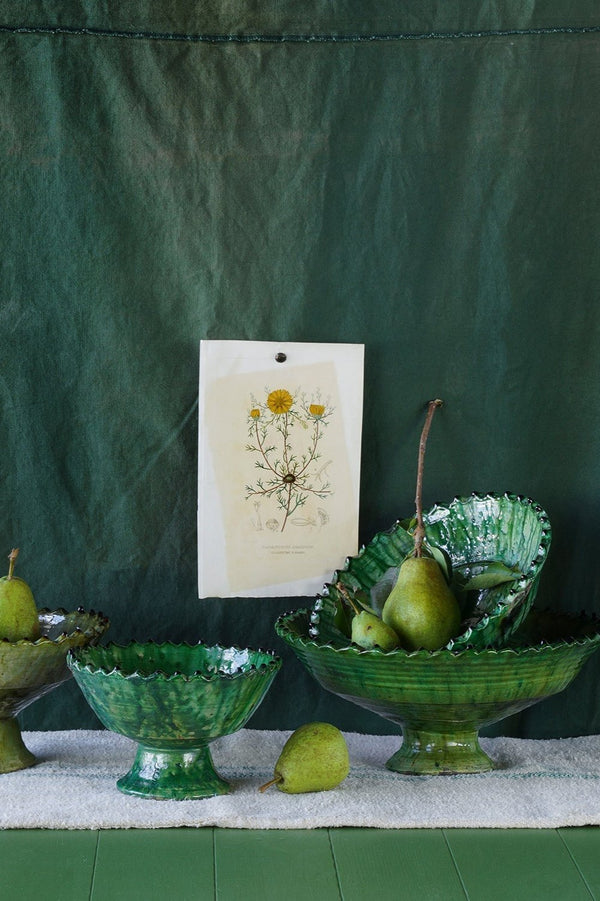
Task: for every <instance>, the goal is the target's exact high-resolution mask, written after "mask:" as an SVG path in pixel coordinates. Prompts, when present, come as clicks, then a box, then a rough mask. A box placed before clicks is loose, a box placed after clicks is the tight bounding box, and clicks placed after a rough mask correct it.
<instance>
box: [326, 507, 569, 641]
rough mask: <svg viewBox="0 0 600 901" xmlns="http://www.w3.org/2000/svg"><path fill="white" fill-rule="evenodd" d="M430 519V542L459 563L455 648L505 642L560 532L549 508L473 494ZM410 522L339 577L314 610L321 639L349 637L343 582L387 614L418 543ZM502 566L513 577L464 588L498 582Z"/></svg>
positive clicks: (350, 562) (384, 535) (379, 538)
mask: <svg viewBox="0 0 600 901" xmlns="http://www.w3.org/2000/svg"><path fill="white" fill-rule="evenodd" d="M423 518H424V524H425V531H426V541H427V542H428V543H429V544H430V545H431V546H434V547H436V548H439V549H440V550H441V551H442V552H444V553H445V554H446V555H447V558H449V560H450V562H451V565H452V574H453V581H452V582H451V587H452V588H453V589H454V590H455V591H456V594H457V597H458V598H459V602H460V605H461V613H462V624H461V629H460V632H459V634H458V635H456V636H454V638H453V639H452V640H451V641H450V642H449V643H448V647H449V648H452V649H454V650H458V649H460V648H467V647H469V648H486V647H502V646H503V645H504V644H505V643H506V642H507V641H508V640H509V639H510V637H511V635H513V634H514V633H515V632H516V631H517V630H518V628H519V627H520V625H521V624H522V623H523V622H524V620H525V617H526V616H527V614H528V612H529V610H530V609H531V607H532V605H533V601H534V599H535V597H536V594H537V589H538V583H539V578H540V573H541V570H542V567H543V565H544V563H545V561H546V559H547V556H548V552H549V550H550V543H551V537H552V531H551V527H550V522H549V520H548V516H547V514H546V512H545V511H544V509H543V508H542V507H541V506H540V505H539V504H537V503H535V501H533V500H531V498H528V497H524V496H522V495H516V494H508V493H506V494H494V493H489V494H477V493H473V494H471V495H469V496H468V497H455V498H454V500H452V501H451V502H450V503H449V504H436V505H435V506H434V507H432V508H431V510H429V511H428V512H427V513H426V514H424V517H423ZM405 526H406V524H402V523H400V522H397V523H395V524H394V525H393V526H392V527H391V528H390V529H388V530H387V531H384V532H378V533H377V534H376V535H375V537H374V538H373V539H372V540H371V541H370V542H369V543H368V544H367V545H366V546H365V547H363V548H362V549H361V551H360V553H359V554H357V555H356V556H354V557H349V558H348V559H347V561H346V565H345V567H344V568H343V569H341V570H338V571H336V572H335V573H334V574H333V577H332V580H331V583H328V584H326V585H325V586H324V588H323V591H322V592H321V594H320V595H319V596H318V597H317V599H316V601H315V604H314V607H313V612H312V618H311V634H312V636H313V637H315V638H316V637H319V638H320V639H322V640H324V641H329V640H330V639H334V640H335V639H336V638H340V637H343V636H346V637H349V635H350V624H349V620H348V617H347V606H346V605H345V604H344V602H343V599H342V595H341V593H340V591H339V589H338V587H337V586H338V584H340V583H341V584H342V586H343V588H344V590H345V591H347V592H349V593H350V594H351V595H352V594H354V595H356V594H357V593H359V594H362V596H363V599H365V600H366V601H367V602H368V603H369V605H370V606H372V607H374V608H375V609H376V610H379V612H381V608H382V607H383V604H384V603H385V598H386V597H387V594H388V593H389V591H390V590H391V588H392V585H393V582H394V580H395V577H396V576H397V571H398V567H399V566H400V564H401V563H402V561H403V559H404V558H405V557H406V556H407V555H408V554H410V552H411V551H412V550H413V547H414V539H413V535H412V533H411V531H410V528H408V527H405ZM498 566H501V567H502V568H503V576H502V578H506V577H507V576H508V580H507V581H501V582H499V583H498V584H488V585H486V587H481V588H478V589H477V590H470V591H463V590H461V584H465V582H466V581H467V580H468V579H469V578H470V577H472V576H473V575H475V574H479V578H480V579H481V578H482V575H481V573H482V572H483V573H484V576H483V577H484V578H488V579H490V577H491V576H492V574H493V570H494V567H498ZM460 579H463V580H464V581H463V583H461V581H460ZM492 582H493V577H492Z"/></svg>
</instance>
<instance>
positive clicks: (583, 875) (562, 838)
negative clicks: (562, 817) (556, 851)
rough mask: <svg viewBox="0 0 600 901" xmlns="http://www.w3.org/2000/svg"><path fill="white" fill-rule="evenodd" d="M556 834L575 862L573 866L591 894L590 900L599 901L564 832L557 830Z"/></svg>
mask: <svg viewBox="0 0 600 901" xmlns="http://www.w3.org/2000/svg"><path fill="white" fill-rule="evenodd" d="M556 833H557V835H558V837H559V838H560V840H561V842H562V843H563V845H564V846H565V848H566V849H567V854H568V855H569V857H570V858H571V860H572V861H573V865H574V867H575V869H576V870H577V872H578V873H579V875H580V877H581V879H582V881H583V884H584V885H585V887H586V889H587V890H588V892H589V893H590V898H592V899H593V901H597V896H596V894H595V892H594V891H593V889H592V887H591V885H590V884H589V882H588V880H587V878H586V876H585V873H584V872H583V870H582V869H581V867H580V866H579V863H578V861H577V858H576V857H575V856H574V855H573V852H572V851H571V848H570V846H569V843H568V842H567V841H565V837H564V835H563V834H562V832H561V830H560V829H556Z"/></svg>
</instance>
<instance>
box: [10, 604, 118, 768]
mask: <svg viewBox="0 0 600 901" xmlns="http://www.w3.org/2000/svg"><path fill="white" fill-rule="evenodd" d="M39 620H40V628H41V632H42V635H41V637H40V638H38V639H37V640H36V641H26V640H25V639H23V640H21V641H6V640H2V641H0V773H10V772H13V771H14V770H21V769H24V768H25V767H28V766H32V764H34V763H35V757H34V755H33V754H32V753H31V752H30V751H29V750H28V749H27V748H26V747H25V745H24V743H23V739H22V736H21V730H20V728H19V725H18V723H17V720H16V716H17V714H18V713H20V711H21V710H24V709H25V707H27V706H28V705H29V704H31V703H33V701H37V699H38V698H41V697H42V696H43V695H45V694H48V692H50V691H52V689H53V688H56V687H57V685H61V684H62V683H63V682H66V680H67V679H69V678H70V677H71V673H70V672H69V668H68V667H67V664H66V656H67V653H68V651H70V650H72V649H73V648H78V647H85V646H86V645H89V644H93V643H95V642H96V641H98V640H99V639H100V637H101V636H102V635H103V634H104V632H106V630H107V629H108V625H109V623H108V620H107V619H106V617H105V616H103V615H102V614H101V613H94V611H91V612H90V613H86V612H85V611H83V610H75V611H72V612H67V611H66V610H54V611H50V610H41V611H40V613H39Z"/></svg>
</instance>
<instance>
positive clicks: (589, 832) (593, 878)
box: [558, 826, 600, 899]
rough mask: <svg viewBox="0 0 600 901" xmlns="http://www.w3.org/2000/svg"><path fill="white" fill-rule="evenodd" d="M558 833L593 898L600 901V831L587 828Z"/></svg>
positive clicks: (560, 830) (590, 827)
mask: <svg viewBox="0 0 600 901" xmlns="http://www.w3.org/2000/svg"><path fill="white" fill-rule="evenodd" d="M558 831H559V835H560V837H561V838H562V840H563V841H564V843H565V845H566V846H567V848H568V849H569V852H570V854H571V857H572V858H573V860H574V861H575V865H576V866H577V868H578V869H579V871H580V873H581V875H582V877H583V879H584V880H585V883H586V885H587V887H588V889H589V890H590V892H591V894H592V896H593V897H594V898H595V899H600V829H598V827H597V826H587V827H577V828H572V829H559V830H558Z"/></svg>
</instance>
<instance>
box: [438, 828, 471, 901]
mask: <svg viewBox="0 0 600 901" xmlns="http://www.w3.org/2000/svg"><path fill="white" fill-rule="evenodd" d="M446 831H447V830H446V829H442V835H443V836H444V841H445V843H446V847H447V848H448V853H449V854H450V857H451V859H452V866H453V867H454V869H455V870H456V875H457V876H458V880H459V882H460V887H461V888H462V890H463V893H464V896H465V899H466V901H469V893H468V891H467V887H466V885H465V882H464V879H463V877H462V873H461V872H460V868H459V866H458V864H457V862H456V858H455V856H454V851H453V850H452V846H451V844H450V842H449V841H448V836H447V835H446Z"/></svg>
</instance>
